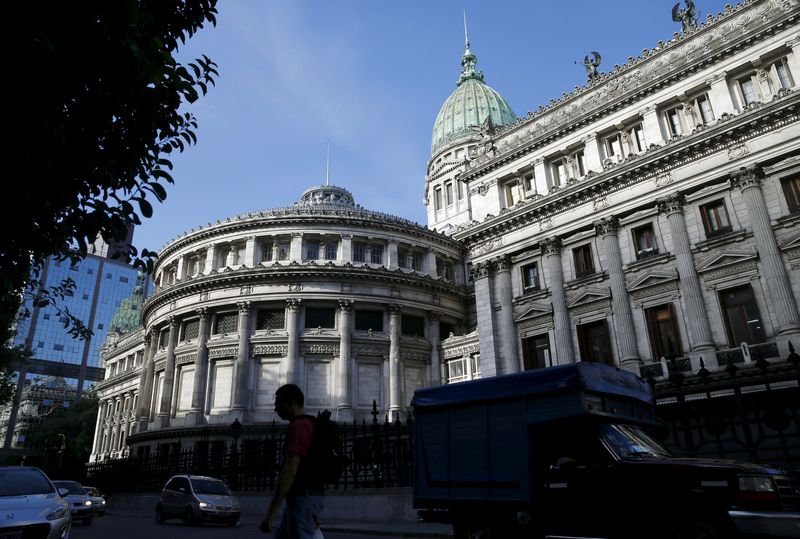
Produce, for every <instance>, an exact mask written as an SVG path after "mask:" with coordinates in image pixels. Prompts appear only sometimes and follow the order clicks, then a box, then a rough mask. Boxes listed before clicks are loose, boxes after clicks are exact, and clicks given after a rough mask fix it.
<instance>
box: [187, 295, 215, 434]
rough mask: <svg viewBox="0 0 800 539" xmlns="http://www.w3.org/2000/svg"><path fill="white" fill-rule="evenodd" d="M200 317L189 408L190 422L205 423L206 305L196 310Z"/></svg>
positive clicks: (207, 326)
mask: <svg viewBox="0 0 800 539" xmlns="http://www.w3.org/2000/svg"><path fill="white" fill-rule="evenodd" d="M195 312H196V313H197V315H198V316H199V317H200V328H199V330H198V335H197V356H196V357H195V359H194V385H193V386H192V407H191V408H190V409H189V413H188V414H187V415H188V420H189V424H195V425H200V424H202V423H205V408H206V386H207V385H208V348H207V347H206V343H207V342H208V333H209V331H208V330H209V329H210V327H211V326H210V325H209V323H208V309H206V308H205V307H203V308H200V309H197V310H196V311H195Z"/></svg>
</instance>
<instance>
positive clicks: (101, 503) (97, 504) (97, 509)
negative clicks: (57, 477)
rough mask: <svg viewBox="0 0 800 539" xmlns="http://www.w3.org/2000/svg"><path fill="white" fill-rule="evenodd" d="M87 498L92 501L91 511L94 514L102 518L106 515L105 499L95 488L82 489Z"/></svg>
mask: <svg viewBox="0 0 800 539" xmlns="http://www.w3.org/2000/svg"><path fill="white" fill-rule="evenodd" d="M83 490H84V491H86V494H88V496H89V498H91V500H92V509H93V510H94V514H95V515H98V516H102V515H105V514H106V497H105V496H103V493H102V492H100V491H99V490H98V489H97V488H95V487H83Z"/></svg>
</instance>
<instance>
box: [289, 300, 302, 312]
mask: <svg viewBox="0 0 800 539" xmlns="http://www.w3.org/2000/svg"><path fill="white" fill-rule="evenodd" d="M286 306H287V307H288V308H289V310H290V311H298V310H300V299H299V298H287V299H286Z"/></svg>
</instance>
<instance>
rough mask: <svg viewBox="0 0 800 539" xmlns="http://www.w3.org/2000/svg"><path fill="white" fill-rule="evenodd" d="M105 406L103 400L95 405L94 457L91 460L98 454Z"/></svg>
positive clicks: (101, 438)
mask: <svg viewBox="0 0 800 539" xmlns="http://www.w3.org/2000/svg"><path fill="white" fill-rule="evenodd" d="M105 407H106V404H105V403H104V402H101V403H100V404H99V405H98V407H97V421H96V422H95V426H94V443H92V456H93V457H95V458H94V459H93V460H97V458H96V457H97V455H99V454H100V449H101V448H100V444H101V443H102V440H103V429H102V426H103V411H104V410H105Z"/></svg>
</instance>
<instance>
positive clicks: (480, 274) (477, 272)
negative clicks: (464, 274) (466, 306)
mask: <svg viewBox="0 0 800 539" xmlns="http://www.w3.org/2000/svg"><path fill="white" fill-rule="evenodd" d="M469 272H470V274H471V276H472V280H473V281H477V280H478V279H485V278H487V277H488V276H489V264H487V263H486V262H478V263H477V264H473V265H472V268H470V270H469Z"/></svg>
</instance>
